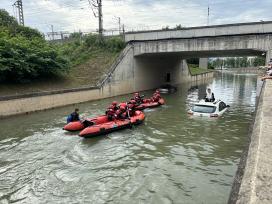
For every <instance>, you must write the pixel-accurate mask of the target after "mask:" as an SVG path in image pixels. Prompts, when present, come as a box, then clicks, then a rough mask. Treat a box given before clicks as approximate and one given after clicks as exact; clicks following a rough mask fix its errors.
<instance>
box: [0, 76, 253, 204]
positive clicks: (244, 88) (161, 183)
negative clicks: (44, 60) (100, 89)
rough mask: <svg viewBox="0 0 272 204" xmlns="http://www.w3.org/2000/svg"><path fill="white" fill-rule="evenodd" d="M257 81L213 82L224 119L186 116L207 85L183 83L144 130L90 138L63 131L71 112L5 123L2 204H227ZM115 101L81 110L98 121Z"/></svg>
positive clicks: (1, 127)
mask: <svg viewBox="0 0 272 204" xmlns="http://www.w3.org/2000/svg"><path fill="white" fill-rule="evenodd" d="M256 81H257V78H256V76H255V75H232V74H223V75H219V76H217V77H216V78H215V79H214V80H213V81H212V82H211V83H210V84H208V86H210V87H212V88H213V90H214V92H215V96H216V97H217V98H220V99H222V100H224V101H225V102H226V103H227V104H229V105H230V106H231V108H230V110H229V111H228V112H226V113H225V114H224V116H223V117H222V118H220V119H209V118H190V117H188V115H187V114H186V112H187V109H188V108H189V104H190V103H192V102H195V101H197V100H198V99H199V98H200V97H202V96H203V94H204V93H205V88H206V86H207V85H206V84H202V85H199V86H194V87H191V86H190V85H189V84H182V85H180V87H179V90H178V92H177V93H175V94H172V95H166V96H165V99H166V102H167V105H165V106H164V107H161V108H157V109H152V110H146V111H145V112H146V116H147V118H146V121H145V123H144V124H143V125H140V126H138V127H135V128H133V129H128V130H123V131H120V132H115V133H112V134H110V135H107V136H101V137H96V138H91V139H82V138H80V137H78V136H76V135H75V134H74V133H72V134H71V133H66V132H64V131H63V130H62V129H61V128H62V126H63V125H64V122H65V119H66V115H67V114H68V113H69V112H71V111H72V109H73V108H74V107H72V106H71V107H65V108H59V109H55V110H50V111H45V112H40V113H34V114H30V115H25V116H18V117H13V118H9V119H5V120H1V121H0V203H11V202H12V203H96V204H99V203H124V204H126V203H131V204H132V203H154V204H158V203H162V204H165V203H186V204H187V203H209V204H211V203H226V202H227V199H228V196H229V192H230V189H231V184H232V182H233V177H234V174H235V171H236V169H237V164H238V162H239V157H240V155H241V152H242V150H243V148H244V146H245V141H246V139H247V133H248V128H249V125H250V122H251V121H252V119H253V114H252V113H253V112H254V110H255V100H256ZM151 93H152V92H146V93H145V94H146V95H148V94H151ZM129 97H130V96H122V97H116V98H114V100H119V101H123V100H124V99H126V98H129ZM111 100H113V99H107V100H101V101H95V102H90V103H85V104H80V105H79V108H80V110H81V111H82V112H83V113H82V115H84V116H95V115H99V114H102V113H103V112H104V108H105V107H106V106H107V105H108V104H109V103H110V101H111Z"/></svg>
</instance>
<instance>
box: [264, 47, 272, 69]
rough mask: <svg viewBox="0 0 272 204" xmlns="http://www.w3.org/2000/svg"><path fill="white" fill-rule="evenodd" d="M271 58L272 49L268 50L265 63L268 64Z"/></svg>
mask: <svg viewBox="0 0 272 204" xmlns="http://www.w3.org/2000/svg"><path fill="white" fill-rule="evenodd" d="M271 58H272V49H270V50H267V51H266V60H265V65H268V63H269V62H270V59H271Z"/></svg>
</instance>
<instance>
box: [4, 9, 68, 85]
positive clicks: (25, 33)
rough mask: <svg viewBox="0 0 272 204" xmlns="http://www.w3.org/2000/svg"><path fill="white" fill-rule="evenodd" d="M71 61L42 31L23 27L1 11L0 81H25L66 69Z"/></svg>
mask: <svg viewBox="0 0 272 204" xmlns="http://www.w3.org/2000/svg"><path fill="white" fill-rule="evenodd" d="M68 68H69V61H68V60H67V59H65V58H64V57H62V56H61V55H60V54H59V52H58V51H57V49H56V48H54V47H52V46H51V45H49V44H48V43H47V42H46V41H45V40H44V39H43V38H42V35H41V33H40V32H39V31H37V30H35V29H32V28H28V27H24V26H20V25H18V23H17V22H16V20H15V19H14V18H13V17H11V16H9V15H8V13H7V12H6V11H4V10H0V76H1V78H0V81H4V80H5V81H10V82H12V81H17V82H24V81H27V80H31V79H36V78H39V77H44V76H50V75H54V74H59V73H62V72H66V71H67V70H68Z"/></svg>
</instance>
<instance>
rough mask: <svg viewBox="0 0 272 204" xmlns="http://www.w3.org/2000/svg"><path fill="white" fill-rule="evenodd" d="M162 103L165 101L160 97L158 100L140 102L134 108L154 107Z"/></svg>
mask: <svg viewBox="0 0 272 204" xmlns="http://www.w3.org/2000/svg"><path fill="white" fill-rule="evenodd" d="M147 101H148V100H147ZM164 103H165V102H164V99H163V98H161V99H160V100H159V101H158V102H146V103H142V104H141V105H139V106H137V107H136V109H137V110H144V109H146V108H155V107H158V106H160V105H164Z"/></svg>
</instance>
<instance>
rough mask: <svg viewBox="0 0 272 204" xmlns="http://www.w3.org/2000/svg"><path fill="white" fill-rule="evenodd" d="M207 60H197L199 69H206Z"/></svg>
mask: <svg viewBox="0 0 272 204" xmlns="http://www.w3.org/2000/svg"><path fill="white" fill-rule="evenodd" d="M208 60H209V59H208V58H199V68H203V69H208Z"/></svg>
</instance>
